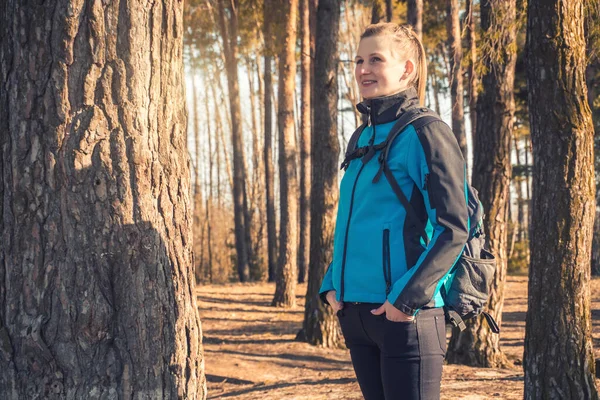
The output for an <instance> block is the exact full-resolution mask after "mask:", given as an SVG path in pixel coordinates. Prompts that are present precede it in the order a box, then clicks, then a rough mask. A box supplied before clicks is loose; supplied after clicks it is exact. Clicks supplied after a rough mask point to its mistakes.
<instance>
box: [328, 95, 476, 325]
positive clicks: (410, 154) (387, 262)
mask: <svg viewBox="0 0 600 400" xmlns="http://www.w3.org/2000/svg"><path fill="white" fill-rule="evenodd" d="M363 105H364V106H367V109H368V111H367V114H368V115H367V118H368V119H369V121H370V123H369V125H368V126H367V127H366V128H365V129H364V130H363V132H362V134H361V135H360V138H359V141H358V147H362V146H367V145H368V143H369V139H371V137H372V136H373V135H375V137H374V144H378V143H381V142H383V141H385V139H386V138H387V135H388V133H389V131H390V128H391V127H392V126H393V125H394V122H395V121H396V120H397V118H398V117H399V115H401V113H402V112H403V111H404V110H406V109H408V108H410V107H418V98H417V93H416V90H415V89H413V88H410V89H407V90H405V91H403V92H401V93H400V94H397V95H393V96H390V97H386V98H380V99H372V100H367V101H366V102H364V103H363ZM359 109H360V108H359ZM388 165H389V167H390V169H391V171H392V173H393V174H394V177H395V178H396V180H397V181H398V184H399V185H400V187H401V189H402V191H403V193H404V194H405V195H406V198H407V199H408V200H409V201H410V203H411V205H412V206H413V208H414V209H415V211H416V212H417V214H418V215H419V218H420V219H421V221H423V224H424V225H426V227H427V228H426V232H427V235H428V237H429V239H430V241H429V245H428V246H425V243H424V242H423V240H422V239H421V238H420V235H419V230H418V229H415V227H414V225H413V224H412V223H411V219H410V217H409V218H407V216H406V212H405V210H404V207H403V206H402V204H401V203H400V201H399V200H398V198H397V197H396V195H395V193H394V192H393V190H392V188H391V186H390V184H389V182H388V180H387V179H386V178H385V176H382V177H381V179H380V180H379V181H378V182H377V183H373V182H372V180H373V178H374V176H375V175H376V174H377V171H378V170H379V161H378V158H377V157H372V158H371V159H370V160H369V161H368V162H367V163H366V164H364V163H363V161H362V159H360V158H357V159H354V160H352V161H351V162H350V163H349V164H348V168H347V170H346V172H345V174H344V176H343V178H342V182H341V184H340V197H339V199H340V200H339V205H338V212H337V220H336V227H335V235H334V242H333V259H332V262H331V264H330V266H329V268H328V270H327V272H326V274H325V277H324V278H323V282H322V284H321V288H320V294H321V297H322V298H323V299H324V297H325V294H326V293H327V292H328V291H329V290H332V289H334V290H336V292H337V300H338V301H346V302H368V303H383V302H384V301H385V300H386V299H387V300H389V302H390V303H392V304H393V305H394V306H395V307H396V308H398V309H399V310H401V311H403V312H404V313H406V314H409V315H414V314H416V312H417V311H418V310H419V309H420V308H423V307H441V306H443V300H442V297H441V295H440V287H441V285H442V284H443V283H444V281H445V279H446V278H447V276H448V272H449V271H450V269H451V268H452V266H453V265H454V264H455V263H456V261H457V259H458V257H459V256H460V254H461V253H462V251H463V248H464V245H465V243H466V241H467V238H468V232H469V216H468V210H467V182H466V168H465V162H464V159H463V157H462V153H461V151H460V148H459V146H458V143H457V141H456V138H455V137H454V134H453V133H452V130H451V129H450V127H448V125H446V124H445V123H444V122H442V121H438V122H432V123H430V124H428V125H426V126H424V127H423V128H421V129H419V131H418V132H417V131H415V129H414V127H413V126H412V125H409V126H408V127H407V128H406V129H405V130H404V131H403V132H402V133H401V134H400V135H398V136H397V138H396V139H395V140H394V142H393V144H392V145H391V148H390V152H389V157H388ZM390 275H391V276H390Z"/></svg>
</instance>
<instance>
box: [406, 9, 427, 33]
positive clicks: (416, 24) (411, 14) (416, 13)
mask: <svg viewBox="0 0 600 400" xmlns="http://www.w3.org/2000/svg"><path fill="white" fill-rule="evenodd" d="M406 21H407V22H408V23H409V24H410V25H412V27H413V29H414V30H415V33H416V34H417V36H418V37H419V39H422V38H423V0H408V1H407V7H406Z"/></svg>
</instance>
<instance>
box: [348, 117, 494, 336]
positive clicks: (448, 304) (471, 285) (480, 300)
mask: <svg viewBox="0 0 600 400" xmlns="http://www.w3.org/2000/svg"><path fill="white" fill-rule="evenodd" d="M435 121H442V120H441V119H440V117H439V116H438V115H437V114H436V113H434V112H433V111H431V110H429V109H427V108H414V109H410V110H407V111H405V112H404V113H403V114H402V116H400V118H399V119H398V121H396V123H395V124H394V125H393V126H392V128H391V129H390V132H389V134H388V136H387V138H386V139H385V140H384V141H383V142H382V143H379V144H377V145H374V144H373V140H374V137H373V138H371V140H370V142H369V144H368V145H367V146H363V147H359V148H357V144H358V139H359V138H360V135H361V133H362V131H363V130H364V129H365V127H366V125H367V124H366V123H364V124H362V125H361V126H360V127H359V128H358V129H357V130H356V131H355V132H354V133H353V134H352V137H351V138H350V141H349V142H348V147H347V149H346V153H345V158H344V161H343V162H342V165H341V169H346V168H347V167H348V164H349V163H350V161H352V160H353V159H355V158H361V159H362V162H363V163H365V164H366V163H367V162H368V161H369V160H371V158H373V157H374V156H375V154H376V153H377V151H380V153H379V157H378V160H379V164H380V166H379V170H378V171H377V174H376V175H375V178H373V183H377V182H378V181H379V179H380V178H381V175H382V174H383V175H385V177H386V178H387V180H388V182H389V183H390V186H391V187H392V190H393V191H394V193H395V194H396V197H398V200H400V203H402V205H403V206H404V208H405V210H406V214H407V217H408V218H411V219H412V220H413V223H414V225H415V227H416V228H417V229H418V230H419V234H420V236H421V237H422V238H423V240H424V242H425V244H426V245H428V244H429V237H428V236H427V233H426V231H425V227H424V226H423V223H422V222H421V221H420V219H419V217H418V216H417V213H416V211H415V210H414V208H413V207H412V206H411V205H410V202H409V201H408V199H407V198H406V196H405V195H404V193H403V192H402V190H401V189H400V186H399V185H398V181H396V178H395V177H394V175H393V174H392V171H391V170H390V168H389V167H388V165H387V158H388V154H389V151H390V148H391V144H392V143H393V142H394V140H395V139H396V137H397V136H398V135H399V134H400V133H402V131H403V130H404V129H405V128H406V127H407V126H408V125H410V124H412V125H413V127H414V129H415V130H416V131H417V132H418V131H419V130H420V129H422V128H423V127H424V126H426V125H428V124H430V123H432V122H435ZM467 192H468V196H467V197H468V209H469V221H470V226H471V229H470V231H469V238H468V239H467V243H466V245H465V248H464V250H463V252H462V254H461V255H460V257H459V258H458V260H457V261H456V263H455V264H454V266H453V267H452V269H451V270H450V272H449V273H448V274H447V276H446V280H445V281H444V283H443V285H442V287H441V289H440V293H441V295H442V298H443V299H444V304H445V305H444V314H445V317H446V322H447V323H449V324H451V325H453V326H455V327H457V328H459V329H460V330H461V331H463V330H464V329H465V328H466V325H465V323H464V320H466V319H470V318H474V317H476V316H478V315H479V314H483V315H484V316H485V319H486V321H487V323H488V325H489V327H490V330H491V331H492V332H493V333H499V332H500V329H499V327H498V324H497V323H496V321H495V320H494V318H493V317H492V316H491V315H490V314H489V313H487V312H485V311H484V308H485V305H486V304H487V300H488V298H489V294H490V286H491V283H492V281H493V279H494V274H495V271H496V259H495V258H494V256H493V255H492V254H491V253H490V252H489V251H488V250H486V249H485V248H484V246H485V233H484V227H483V205H482V204H481V202H480V201H479V198H478V195H477V191H476V190H475V189H474V188H472V187H471V185H467Z"/></svg>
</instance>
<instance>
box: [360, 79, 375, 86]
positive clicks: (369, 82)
mask: <svg viewBox="0 0 600 400" xmlns="http://www.w3.org/2000/svg"><path fill="white" fill-rule="evenodd" d="M374 83H377V81H372V80H367V81H362V85H363V86H370V85H372V84H374Z"/></svg>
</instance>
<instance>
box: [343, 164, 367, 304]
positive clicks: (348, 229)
mask: <svg viewBox="0 0 600 400" xmlns="http://www.w3.org/2000/svg"><path fill="white" fill-rule="evenodd" d="M364 167H365V164H361V166H360V169H359V170H358V173H357V174H356V179H355V180H354V186H352V195H351V197H350V211H349V212H348V221H347V222H346V235H345V237H344V253H343V255H342V282H341V283H340V301H344V271H345V270H346V251H347V250H348V232H349V231H350V221H351V220H352V209H353V207H354V192H355V191H356V184H357V183H358V178H359V177H360V173H361V172H362V170H363V168H364Z"/></svg>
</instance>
